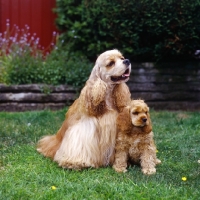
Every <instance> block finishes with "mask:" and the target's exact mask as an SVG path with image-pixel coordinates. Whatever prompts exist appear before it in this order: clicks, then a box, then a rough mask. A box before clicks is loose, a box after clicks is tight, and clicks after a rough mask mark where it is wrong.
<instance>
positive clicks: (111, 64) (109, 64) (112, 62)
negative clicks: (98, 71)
mask: <svg viewBox="0 0 200 200" xmlns="http://www.w3.org/2000/svg"><path fill="white" fill-rule="evenodd" d="M114 64H115V62H114V61H110V62H109V63H108V65H107V67H112V66H113V65H114Z"/></svg>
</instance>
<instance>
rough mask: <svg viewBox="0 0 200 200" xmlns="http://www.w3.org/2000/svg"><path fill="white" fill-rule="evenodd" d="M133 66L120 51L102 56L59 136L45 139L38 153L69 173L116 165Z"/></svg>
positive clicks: (105, 53) (38, 147) (41, 142)
mask: <svg viewBox="0 0 200 200" xmlns="http://www.w3.org/2000/svg"><path fill="white" fill-rule="evenodd" d="M130 72H131V64H130V61H129V60H128V59H125V58H124V57H123V56H122V54H121V53H120V52H119V51H118V50H110V51H106V52H104V53H102V54H101V55H100V56H99V57H98V58H97V60H96V63H95V66H94V68H93V70H92V72H91V75H90V77H89V79H88V81H87V82H86V84H85V86H84V88H83V89H82V91H81V93H80V96H79V98H78V99H77V100H76V101H75V102H74V103H73V104H72V106H71V107H70V108H69V110H68V112H67V113H66V119H65V121H64V122H63V124H62V126H61V128H60V129H59V130H58V132H57V134H55V135H50V136H45V137H43V138H42V139H41V140H40V141H39V142H38V146H37V151H38V152H40V153H41V154H43V155H44V156H46V157H50V158H51V159H53V160H54V161H56V162H57V163H58V164H59V166H61V167H63V168H69V169H78V170H79V169H82V168H88V167H95V168H97V167H101V166H107V165H109V164H112V163H113V161H114V147H115V140H116V128H115V127H116V118H117V115H118V112H119V111H120V110H122V109H123V108H124V107H125V106H127V105H128V104H129V103H130V101H131V97H130V96H131V95H130V92H129V89H128V87H127V85H126V84H125V82H126V81H128V79H129V76H130Z"/></svg>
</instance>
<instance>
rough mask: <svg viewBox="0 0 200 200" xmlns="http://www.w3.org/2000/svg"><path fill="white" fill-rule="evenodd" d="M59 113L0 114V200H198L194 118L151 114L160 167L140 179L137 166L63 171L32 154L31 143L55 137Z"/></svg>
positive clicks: (199, 136)
mask: <svg viewBox="0 0 200 200" xmlns="http://www.w3.org/2000/svg"><path fill="white" fill-rule="evenodd" d="M65 112H66V109H64V110H60V111H56V112H51V111H41V112H24V113H4V112H2V113H0V155H1V157H0V199H2V200H4V199H5V200H10V199H13V200H14V199H15V200H18V199H23V200H26V199H28V200H29V199H37V200H39V199H41V200H45V199H48V200H49V199H59V200H61V199H62V200H63V199H64V200H65V199H69V200H71V199H92V200H94V199H114V200H118V199H119V200H120V199H125V200H127V199H143V200H144V199H152V200H155V199H167V200H168V199H171V200H174V199H180V200H186V199H194V200H196V199H200V164H199V163H198V160H200V115H199V114H200V113H198V112H164V111H163V112H156V111H151V118H152V121H153V129H154V134H155V141H156V144H157V148H158V153H157V154H158V158H159V159H161V160H162V164H161V165H159V166H158V167H157V173H156V174H155V175H152V176H146V175H143V174H142V172H141V169H140V167H138V166H134V167H132V168H129V170H128V172H127V173H125V174H117V173H115V172H114V170H113V169H112V168H110V167H107V168H100V169H88V170H83V171H71V170H64V169H62V168H59V167H58V166H57V164H56V163H54V162H52V161H51V160H49V159H47V158H44V157H43V156H41V155H40V154H38V153H37V152H36V150H35V145H36V142H37V141H38V139H39V138H40V137H41V136H43V135H46V134H54V133H56V131H57V130H58V128H59V127H60V126H61V124H62V121H63V120H64V117H65ZM183 176H185V177H187V181H182V177H183ZM51 186H55V187H56V189H55V190H52V189H51Z"/></svg>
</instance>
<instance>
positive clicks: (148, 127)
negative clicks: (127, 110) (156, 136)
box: [143, 112, 152, 133]
mask: <svg viewBox="0 0 200 200" xmlns="http://www.w3.org/2000/svg"><path fill="white" fill-rule="evenodd" d="M147 118H148V122H149V124H148V125H147V126H145V127H144V130H143V131H144V132H145V133H150V132H151V131H152V124H151V118H150V114H149V112H148V113H147Z"/></svg>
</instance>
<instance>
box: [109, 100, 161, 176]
mask: <svg viewBox="0 0 200 200" xmlns="http://www.w3.org/2000/svg"><path fill="white" fill-rule="evenodd" d="M117 132H118V133H117V139H116V147H115V150H116V153H115V162H114V165H113V168H114V169H115V170H116V171H117V172H126V171H127V170H126V168H127V162H128V160H130V162H134V163H140V164H141V167H142V172H143V173H144V174H153V173H155V172H156V168H155V166H156V164H159V163H161V161H160V160H159V159H157V158H156V146H155V144H154V140H153V132H152V125H151V120H150V114H149V108H148V106H147V104H146V103H145V102H144V101H143V100H132V101H131V103H130V105H129V106H128V107H126V108H124V110H123V111H122V112H121V113H120V114H119V116H118V117H117Z"/></svg>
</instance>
